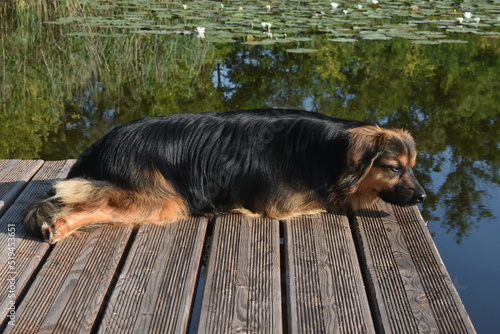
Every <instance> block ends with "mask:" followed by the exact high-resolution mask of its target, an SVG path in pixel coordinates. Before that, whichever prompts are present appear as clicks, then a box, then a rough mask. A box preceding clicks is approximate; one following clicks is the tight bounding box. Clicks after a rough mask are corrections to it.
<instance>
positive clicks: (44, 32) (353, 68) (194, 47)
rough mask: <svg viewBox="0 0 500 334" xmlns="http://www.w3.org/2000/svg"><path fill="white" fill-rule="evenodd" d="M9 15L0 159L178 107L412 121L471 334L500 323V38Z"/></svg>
mask: <svg viewBox="0 0 500 334" xmlns="http://www.w3.org/2000/svg"><path fill="white" fill-rule="evenodd" d="M0 8H2V7H0ZM7 14H8V15H7ZM12 15H13V12H11V11H8V10H6V9H5V8H3V9H2V11H0V24H1V29H2V30H1V36H0V37H1V40H0V82H1V88H0V158H3V159H14V158H21V159H33V158H41V159H45V160H57V159H68V158H76V157H77V156H78V154H79V153H80V152H81V151H82V150H84V149H85V148H86V147H87V146H88V145H90V144H91V143H92V142H93V141H95V140H97V139H98V138H99V137H101V136H102V135H103V134H105V133H106V132H107V131H109V129H111V128H112V127H113V126H116V125H118V124H122V123H124V122H127V121H131V120H134V119H137V118H140V117H144V116H158V115H165V114H172V113H180V112H204V111H228V110H234V109H246V108H264V107H279V108H299V109H306V110H311V111H316V112H321V113H324V114H327V115H330V116H334V117H340V118H351V119H357V120H362V121H367V122H374V123H378V124H380V125H383V126H387V127H401V128H405V129H408V130H409V131H410V132H411V133H412V134H413V136H414V137H415V140H416V142H417V148H418V150H419V158H418V163H417V172H418V174H417V177H418V178H419V180H420V181H421V183H422V185H423V186H424V188H425V189H426V190H427V193H428V199H427V201H426V202H425V203H424V204H423V205H422V206H421V210H422V213H423V216H424V219H425V220H426V221H427V222H428V227H429V230H430V231H431V233H432V234H433V235H434V240H435V242H436V244H437V247H438V249H439V251H440V253H441V256H442V257H443V261H444V263H445V264H446V267H447V268H448V270H449V272H450V275H451V277H452V279H453V281H454V283H455V285H456V287H457V289H458V291H459V293H460V295H461V297H462V299H463V301H464V303H465V306H466V308H467V310H468V312H469V314H470V316H471V318H472V321H473V323H474V325H475V326H476V328H477V330H478V332H479V333H497V332H498V328H500V306H499V305H498V300H500V261H499V260H498V257H499V255H500V242H499V239H500V200H499V198H500V186H499V184H500V174H499V164H500V135H499V125H500V106H499V103H498V101H500V80H499V78H500V39H499V38H497V37H498V36H497V37H492V36H487V35H483V34H467V33H461V34H459V33H456V34H455V33H450V34H449V36H448V38H451V39H454V40H456V39H460V40H462V41H466V42H467V43H451V44H450V43H442V44H436V45H434V44H421V43H412V41H411V40H408V39H403V38H392V39H390V40H359V41H358V42H349V43H340V42H333V41H331V40H329V39H331V38H329V37H328V36H325V35H324V34H318V35H314V36H310V38H309V39H310V40H309V41H302V42H301V41H297V42H294V43H288V44H282V43H275V44H273V45H245V44H242V43H213V42H209V41H207V40H203V39H200V38H197V37H196V36H195V35H186V36H184V35H141V34H124V35H118V34H113V35H109V34H108V35H102V34H101V35H99V34H91V35H68V34H65V32H64V31H63V29H62V28H61V26H59V25H54V24H44V23H43V22H44V19H43V15H45V14H44V12H43V11H42V13H40V12H38V13H36V14H32V15H31V16H30V15H27V16H21V15H19V16H17V17H16V16H15V15H14V18H13V16H12ZM47 15H48V14H47ZM7 17H8V18H9V20H7V19H6V18H7ZM49 19H50V17H48V18H47V20H49ZM47 20H45V21H47ZM252 38H253V37H252ZM254 44H255V43H254ZM290 49H295V50H299V52H290ZM309 49H314V50H315V52H311V53H301V51H307V50H309Z"/></svg>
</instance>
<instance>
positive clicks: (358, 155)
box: [340, 125, 389, 192]
mask: <svg viewBox="0 0 500 334" xmlns="http://www.w3.org/2000/svg"><path fill="white" fill-rule="evenodd" d="M347 134H348V137H349V150H348V155H347V171H346V175H345V177H344V179H343V180H342V182H341V185H340V186H341V188H343V189H344V190H347V191H348V192H350V191H354V190H355V188H356V185H357V184H359V183H360V182H361V181H362V180H363V179H364V178H365V176H366V175H368V173H369V172H370V169H371V168H372V166H373V163H374V162H375V159H377V157H379V156H380V154H381V153H382V151H383V150H384V147H385V146H386V145H387V142H388V140H389V137H388V134H387V131H386V130H384V129H382V128H380V127H378V126H376V125H365V126H360V127H356V128H353V129H350V130H347ZM348 189H349V190H348Z"/></svg>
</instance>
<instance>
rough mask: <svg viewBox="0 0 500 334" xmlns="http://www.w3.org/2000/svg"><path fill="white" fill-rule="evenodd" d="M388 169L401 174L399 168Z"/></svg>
mask: <svg viewBox="0 0 500 334" xmlns="http://www.w3.org/2000/svg"><path fill="white" fill-rule="evenodd" d="M389 169H390V170H391V171H393V172H394V173H400V172H401V168H399V167H392V166H391V167H389Z"/></svg>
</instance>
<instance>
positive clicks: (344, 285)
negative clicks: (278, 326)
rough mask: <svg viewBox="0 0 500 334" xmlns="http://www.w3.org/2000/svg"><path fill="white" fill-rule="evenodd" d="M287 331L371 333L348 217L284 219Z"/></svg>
mask: <svg viewBox="0 0 500 334" xmlns="http://www.w3.org/2000/svg"><path fill="white" fill-rule="evenodd" d="M285 249H286V260H287V286H288V304H289V305H290V306H289V311H288V332H289V333H373V332H374V327H373V323H372V319H371V315H370V308H369V305H368V300H367V298H366V295H365V291H364V285H363V279H362V276H361V272H360V269H359V265H358V260H357V256H356V249H355V246H354V243H353V240H352V236H351V231H350V228H349V222H348V219H347V217H346V216H343V215H333V214H323V215H315V216H304V217H299V218H294V219H292V220H289V221H286V222H285Z"/></svg>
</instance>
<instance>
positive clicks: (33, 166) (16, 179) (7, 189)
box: [0, 160, 43, 217]
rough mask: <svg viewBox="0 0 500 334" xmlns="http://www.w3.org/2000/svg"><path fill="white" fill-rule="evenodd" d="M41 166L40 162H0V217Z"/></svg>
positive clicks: (41, 162)
mask: <svg viewBox="0 0 500 334" xmlns="http://www.w3.org/2000/svg"><path fill="white" fill-rule="evenodd" d="M42 164H43V161H42V160H0V217H1V216H2V215H3V214H4V212H5V210H6V209H7V208H8V207H9V206H10V205H11V204H12V202H14V200H15V199H16V198H17V196H18V195H19V194H20V193H21V191H22V190H23V189H24V187H25V186H26V184H28V181H29V180H30V179H31V178H32V177H33V175H34V174H35V173H36V172H37V171H38V169H40V167H41V166H42Z"/></svg>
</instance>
